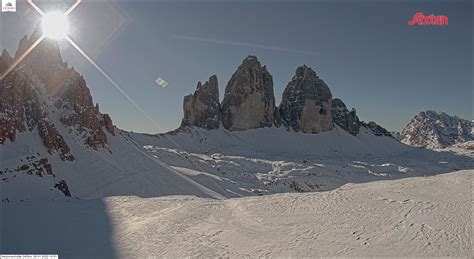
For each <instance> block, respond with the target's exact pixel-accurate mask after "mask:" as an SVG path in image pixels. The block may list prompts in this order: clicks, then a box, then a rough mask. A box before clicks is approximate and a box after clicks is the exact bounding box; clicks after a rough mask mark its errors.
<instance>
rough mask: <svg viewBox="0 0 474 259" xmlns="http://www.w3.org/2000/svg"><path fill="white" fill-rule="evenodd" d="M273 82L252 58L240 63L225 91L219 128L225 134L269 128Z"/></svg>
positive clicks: (271, 117)
mask: <svg viewBox="0 0 474 259" xmlns="http://www.w3.org/2000/svg"><path fill="white" fill-rule="evenodd" d="M274 112H275V96H274V93H273V78H272V75H271V74H270V73H269V72H268V71H267V69H266V67H265V66H262V65H261V64H260V62H259V61H258V59H257V57H255V56H248V57H246V58H245V59H244V61H243V62H242V64H241V65H240V66H239V68H238V69H237V71H236V72H235V73H234V74H233V75H232V77H231V79H230V81H229V83H228V84H227V86H226V88H225V94H224V100H223V101H222V124H223V126H224V127H225V128H226V129H228V130H247V129H255V128H261V127H270V126H272V125H273V116H274Z"/></svg>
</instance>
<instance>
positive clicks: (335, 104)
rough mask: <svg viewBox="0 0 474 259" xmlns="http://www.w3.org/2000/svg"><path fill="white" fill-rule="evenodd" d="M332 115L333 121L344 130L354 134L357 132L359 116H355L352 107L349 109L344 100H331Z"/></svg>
mask: <svg viewBox="0 0 474 259" xmlns="http://www.w3.org/2000/svg"><path fill="white" fill-rule="evenodd" d="M332 117H333V120H334V123H336V124H337V125H338V126H339V127H341V128H342V129H344V130H345V131H347V132H349V133H351V134H352V135H354V136H355V135H357V134H358V133H359V129H360V126H361V123H360V121H359V117H357V114H356V110H355V109H354V108H352V109H351V110H350V111H349V110H348V109H347V107H346V105H345V104H344V102H343V101H342V100H341V99H339V98H335V99H333V100H332Z"/></svg>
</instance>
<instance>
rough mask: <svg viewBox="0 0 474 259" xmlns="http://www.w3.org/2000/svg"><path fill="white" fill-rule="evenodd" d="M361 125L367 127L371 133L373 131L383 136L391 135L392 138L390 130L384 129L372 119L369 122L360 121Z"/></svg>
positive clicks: (376, 134)
mask: <svg viewBox="0 0 474 259" xmlns="http://www.w3.org/2000/svg"><path fill="white" fill-rule="evenodd" d="M361 126H363V127H366V128H368V129H369V130H370V131H372V133H374V135H375V136H379V137H382V136H385V137H391V138H393V136H392V134H391V133H390V131H388V130H386V129H385V128H384V127H382V126H380V125H378V124H377V123H375V122H374V121H370V122H369V123H365V122H363V121H362V122H361Z"/></svg>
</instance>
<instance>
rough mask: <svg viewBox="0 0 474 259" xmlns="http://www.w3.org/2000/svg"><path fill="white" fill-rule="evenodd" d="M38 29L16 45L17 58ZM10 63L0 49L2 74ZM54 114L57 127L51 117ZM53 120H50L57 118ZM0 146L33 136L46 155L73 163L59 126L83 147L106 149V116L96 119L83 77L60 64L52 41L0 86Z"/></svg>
mask: <svg viewBox="0 0 474 259" xmlns="http://www.w3.org/2000/svg"><path fill="white" fill-rule="evenodd" d="M40 35H41V31H40V29H39V27H38V28H37V29H36V30H35V32H34V33H33V34H32V36H31V37H30V38H29V39H28V37H27V36H24V37H23V38H22V39H21V40H20V43H19V47H18V50H17V52H16V54H15V59H19V58H20V57H21V56H22V55H23V54H24V53H25V51H27V50H28V49H29V48H30V47H31V46H32V45H33V44H34V43H35V42H36V40H37V39H38V38H39V37H40ZM12 63H14V60H13V59H12V58H11V57H10V56H9V54H8V52H6V51H5V50H4V51H3V52H2V56H1V57H0V70H2V71H6V70H7V69H8V66H9V65H11V64H12ZM52 113H56V114H57V113H59V120H60V121H61V123H62V124H63V125H58V124H57V122H55V120H54V119H52V118H51V116H52ZM57 116H58V115H55V117H57ZM0 125H1V128H0V144H3V143H4V142H5V141H7V140H10V141H15V139H16V134H17V132H24V131H35V130H36V131H37V132H38V134H39V136H40V137H41V139H42V141H43V144H44V146H45V147H46V148H47V150H48V151H49V152H50V153H58V154H59V156H60V157H61V159H63V160H74V156H73V154H71V152H70V148H69V146H68V144H67V143H66V141H65V138H64V137H63V136H62V135H61V133H60V131H59V130H58V127H60V126H61V127H64V126H65V127H68V128H69V129H70V131H76V132H77V136H79V138H82V139H83V141H84V144H86V145H87V146H89V147H91V148H94V149H99V148H103V147H105V145H106V144H107V136H106V134H105V131H107V132H109V133H110V134H112V135H114V134H115V132H114V127H113V125H112V120H111V118H110V116H108V115H106V114H101V113H100V112H99V109H98V107H95V106H94V104H93V101H92V96H91V94H90V91H89V88H88V87H87V85H86V82H85V80H84V78H83V77H82V76H81V75H80V74H79V73H78V72H76V71H75V70H74V69H71V68H68V66H67V63H66V62H63V60H62V57H61V53H60V50H59V46H58V44H57V42H56V41H54V40H51V39H48V38H45V39H43V40H42V41H41V43H39V44H38V45H37V46H36V47H34V48H33V49H32V50H31V52H29V53H28V54H27V56H25V58H24V59H23V60H22V61H21V62H20V63H19V64H18V66H17V67H15V69H14V70H12V71H11V72H10V73H9V74H8V75H7V76H6V77H5V78H4V79H3V80H1V81H0Z"/></svg>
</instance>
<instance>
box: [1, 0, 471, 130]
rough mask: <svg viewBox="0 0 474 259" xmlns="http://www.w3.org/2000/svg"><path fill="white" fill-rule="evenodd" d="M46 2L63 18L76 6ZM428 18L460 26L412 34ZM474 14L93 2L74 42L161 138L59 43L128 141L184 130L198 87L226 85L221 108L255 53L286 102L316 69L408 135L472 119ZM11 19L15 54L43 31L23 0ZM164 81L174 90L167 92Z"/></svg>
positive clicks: (380, 5)
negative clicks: (185, 103) (422, 115)
mask: <svg viewBox="0 0 474 259" xmlns="http://www.w3.org/2000/svg"><path fill="white" fill-rule="evenodd" d="M38 2H39V5H40V6H41V7H42V8H43V9H45V10H52V9H57V8H65V7H64V6H66V5H68V4H70V3H71V4H72V2H73V1H68V2H67V3H66V4H64V5H61V4H58V3H59V2H58V1H53V2H47V3H44V2H42V1H38ZM419 11H421V12H424V13H425V14H426V15H429V14H431V13H433V14H435V15H447V16H448V17H449V25H448V26H428V27H427V26H408V24H407V22H408V21H409V20H411V18H412V17H413V15H414V14H415V13H416V12H419ZM472 13H473V6H472V3H471V2H470V1H119V2H117V1H102V2H91V1H84V2H83V3H82V4H81V5H79V7H78V8H77V9H76V10H74V12H73V13H72V14H71V15H70V21H71V26H72V28H71V37H72V38H73V39H74V40H75V41H76V42H77V44H78V45H79V46H80V47H81V48H82V49H84V50H85V51H86V52H87V53H88V54H89V55H90V56H91V57H92V58H93V59H94V60H95V61H96V62H97V63H98V64H99V65H100V66H101V67H102V68H103V70H104V71H106V72H107V73H108V74H109V75H110V76H111V77H112V78H113V79H114V80H115V81H116V82H117V83H118V84H119V85H120V86H121V87H122V88H123V89H124V91H126V92H127V93H128V94H129V96H130V97H131V98H132V99H133V100H134V101H135V102H136V103H137V104H138V105H140V107H141V108H142V109H143V110H145V111H146V113H148V114H149V115H150V116H151V117H152V119H153V120H154V121H156V122H157V123H158V124H159V128H157V127H156V125H154V124H153V123H151V122H150V121H149V120H148V119H147V118H146V116H144V115H143V114H142V113H141V112H140V111H139V110H137V109H136V108H135V107H134V106H133V105H132V104H131V103H130V102H129V101H128V100H127V99H126V98H124V97H123V96H122V95H121V94H120V93H119V92H118V91H117V90H116V89H115V88H114V87H113V86H112V85H111V84H110V83H109V82H108V81H107V80H106V79H104V78H103V77H102V75H101V74H99V73H98V72H97V70H96V69H95V68H93V67H92V66H91V65H90V64H88V63H87V62H86V61H85V60H84V59H83V58H82V57H81V56H80V55H79V54H77V52H76V51H75V50H74V49H72V48H71V47H70V46H68V43H67V42H61V43H60V44H61V48H62V50H63V58H64V59H65V60H66V61H68V62H69V64H70V65H72V66H74V67H75V68H76V69H77V70H78V71H79V72H80V73H82V74H83V75H84V77H85V79H86V81H87V84H88V86H89V88H90V89H91V93H92V95H93V97H94V101H95V102H98V103H100V107H101V110H102V111H103V112H107V113H110V114H111V116H112V118H113V120H114V123H115V124H116V125H117V126H119V127H121V128H123V129H126V130H133V131H136V132H149V133H156V132H160V131H168V130H172V129H175V128H176V127H178V126H179V124H180V121H181V118H182V100H183V97H184V96H185V95H187V94H190V93H192V92H194V90H195V87H196V84H197V81H205V80H207V79H208V77H209V76H210V75H213V74H216V75H217V77H218V79H219V87H220V95H221V99H222V97H223V94H224V88H225V85H226V84H227V81H228V80H229V79H230V77H231V75H232V73H233V72H234V71H235V70H236V68H237V66H238V65H239V64H240V63H241V61H242V60H243V58H244V57H246V56H247V55H249V54H252V55H256V56H257V57H258V58H259V60H260V61H261V62H262V63H263V64H265V65H266V66H267V68H268V70H269V71H270V73H271V74H272V75H273V79H274V88H275V97H276V100H277V103H279V102H280V100H281V94H282V92H283V89H284V88H285V86H286V85H287V83H288V81H289V80H290V79H291V77H292V75H293V73H294V71H295V69H296V67H297V66H299V65H302V64H306V65H308V66H310V67H312V68H313V69H314V70H315V71H316V73H317V74H318V75H319V76H320V77H321V78H322V79H323V80H325V82H326V83H327V84H328V85H329V87H330V88H331V91H332V93H333V96H334V97H339V98H341V99H342V100H343V101H344V102H345V103H346V105H347V106H349V107H355V108H356V109H357V111H358V114H359V117H360V118H361V119H362V120H365V121H369V120H374V121H376V122H378V123H379V124H381V125H383V126H385V127H386V128H388V129H389V130H400V129H401V128H403V127H404V126H405V124H406V123H407V122H408V121H409V120H410V119H411V117H412V116H413V115H415V114H416V113H418V112H419V111H422V110H427V109H433V110H438V111H445V112H447V113H450V114H456V115H458V116H461V117H464V118H468V119H471V118H472V114H473V108H472V99H473V97H474V96H473V81H472V73H473V66H472V59H473V55H472V49H473V48H472V47H473V35H472V34H473V33H472V32H473V21H472V15H473V14H472ZM0 18H1V19H0V21H1V29H2V30H1V32H0V33H1V34H0V35H1V36H2V37H1V47H2V48H7V49H8V50H9V52H10V53H13V52H14V51H15V50H16V47H17V44H18V40H19V39H20V37H21V36H22V35H24V34H30V33H31V32H32V31H33V29H34V26H35V25H36V23H37V22H38V20H39V16H38V15H37V14H36V13H35V12H34V11H32V10H31V8H30V7H29V6H28V4H26V3H25V2H21V1H18V11H17V13H2V14H1V16H0ZM157 77H161V78H163V79H165V80H166V81H167V82H168V86H167V87H166V88H161V87H158V86H157V85H156V84H155V83H154V81H155V79H156V78H157Z"/></svg>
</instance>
